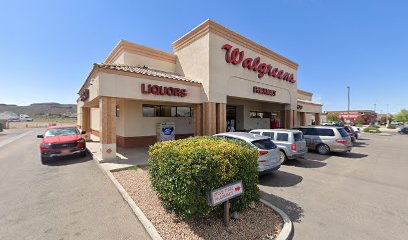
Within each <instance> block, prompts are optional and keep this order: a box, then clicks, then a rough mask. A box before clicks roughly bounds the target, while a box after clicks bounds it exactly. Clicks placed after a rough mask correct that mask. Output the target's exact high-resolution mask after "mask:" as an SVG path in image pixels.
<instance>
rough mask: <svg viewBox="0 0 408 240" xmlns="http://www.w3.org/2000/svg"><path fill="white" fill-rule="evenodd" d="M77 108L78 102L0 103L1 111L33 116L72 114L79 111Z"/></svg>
mask: <svg viewBox="0 0 408 240" xmlns="http://www.w3.org/2000/svg"><path fill="white" fill-rule="evenodd" d="M76 109H77V105H76V104H60V103H33V104H31V105H29V106H17V105H8V104H1V103H0V113H3V112H11V113H16V114H27V115H29V116H31V117H35V116H49V115H61V116H70V115H72V114H76V113H77V110H76Z"/></svg>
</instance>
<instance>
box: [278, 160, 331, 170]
mask: <svg viewBox="0 0 408 240" xmlns="http://www.w3.org/2000/svg"><path fill="white" fill-rule="evenodd" d="M285 165H287V166H293V167H302V168H320V167H324V166H326V165H327V163H325V162H322V161H318V160H313V159H293V160H288V161H287V162H286V163H285Z"/></svg>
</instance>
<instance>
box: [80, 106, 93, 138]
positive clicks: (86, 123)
mask: <svg viewBox="0 0 408 240" xmlns="http://www.w3.org/2000/svg"><path fill="white" fill-rule="evenodd" d="M81 111H82V114H81V115H82V116H81V118H82V119H81V120H82V121H81V129H82V131H85V132H86V134H85V135H84V138H85V140H86V141H89V140H90V139H91V108H88V107H81Z"/></svg>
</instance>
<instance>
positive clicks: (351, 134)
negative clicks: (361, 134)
mask: <svg viewBox="0 0 408 240" xmlns="http://www.w3.org/2000/svg"><path fill="white" fill-rule="evenodd" d="M344 130H346V132H347V133H348V134H349V135H350V138H351V142H352V143H353V142H356V133H355V132H354V129H353V128H352V127H350V126H345V127H344Z"/></svg>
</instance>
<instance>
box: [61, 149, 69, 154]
mask: <svg viewBox="0 0 408 240" xmlns="http://www.w3.org/2000/svg"><path fill="white" fill-rule="evenodd" d="M69 153H71V151H70V150H69V149H64V150H62V151H61V154H69Z"/></svg>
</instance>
